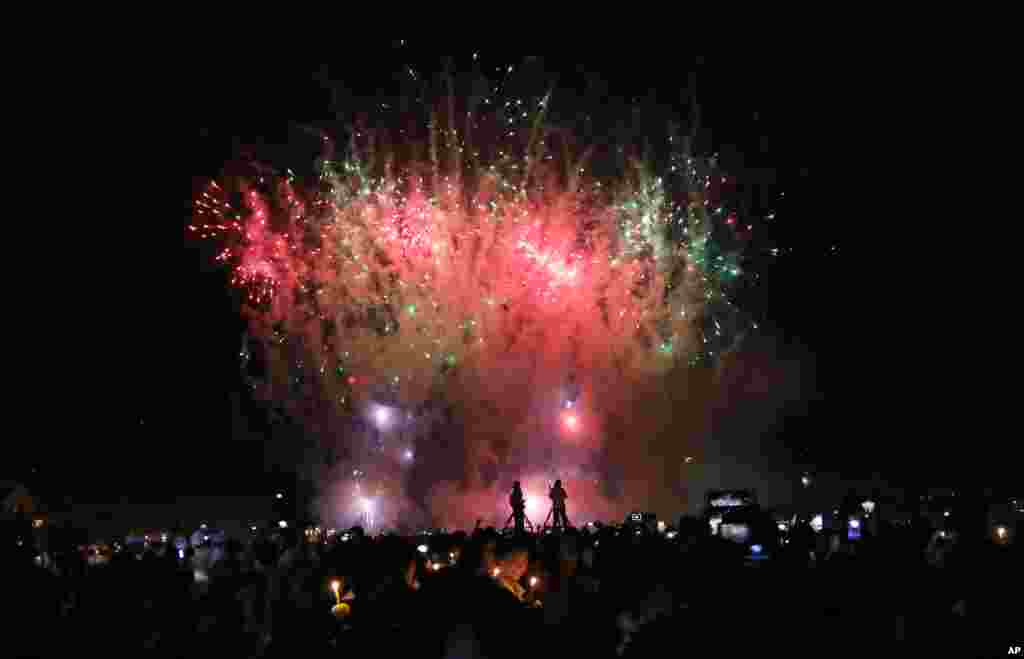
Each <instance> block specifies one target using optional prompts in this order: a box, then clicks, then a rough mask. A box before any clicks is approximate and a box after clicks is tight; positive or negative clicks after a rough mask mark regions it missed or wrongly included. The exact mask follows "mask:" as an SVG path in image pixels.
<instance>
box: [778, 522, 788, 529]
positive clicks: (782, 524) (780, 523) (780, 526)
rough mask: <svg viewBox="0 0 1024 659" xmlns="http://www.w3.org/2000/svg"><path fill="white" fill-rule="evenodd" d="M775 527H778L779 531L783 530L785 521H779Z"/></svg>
mask: <svg viewBox="0 0 1024 659" xmlns="http://www.w3.org/2000/svg"><path fill="white" fill-rule="evenodd" d="M777 527H778V529H779V530H780V531H785V530H786V523H785V522H779V523H778V524H777Z"/></svg>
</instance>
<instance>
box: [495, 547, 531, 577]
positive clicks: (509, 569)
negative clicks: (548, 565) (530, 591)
mask: <svg viewBox="0 0 1024 659" xmlns="http://www.w3.org/2000/svg"><path fill="white" fill-rule="evenodd" d="M497 567H499V568H501V575H502V576H503V577H506V578H509V579H521V578H522V577H523V576H525V575H526V572H527V571H528V570H529V569H530V549H529V547H527V546H526V545H524V544H522V543H521V542H518V541H516V540H512V541H509V542H508V543H506V544H504V545H502V547H501V548H500V549H499V551H498V556H497Z"/></svg>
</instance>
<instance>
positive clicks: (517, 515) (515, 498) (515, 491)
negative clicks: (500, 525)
mask: <svg viewBox="0 0 1024 659" xmlns="http://www.w3.org/2000/svg"><path fill="white" fill-rule="evenodd" d="M508 503H509V505H510V506H512V518H513V519H514V520H515V528H516V533H517V534H523V533H526V498H525V497H524V496H523V490H522V488H521V487H520V486H519V481H516V482H514V483H513V484H512V494H510V495H509V497H508Z"/></svg>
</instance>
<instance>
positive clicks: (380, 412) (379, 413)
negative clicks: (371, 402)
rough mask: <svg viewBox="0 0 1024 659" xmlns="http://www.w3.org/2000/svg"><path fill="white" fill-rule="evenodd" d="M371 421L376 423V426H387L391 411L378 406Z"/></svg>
mask: <svg viewBox="0 0 1024 659" xmlns="http://www.w3.org/2000/svg"><path fill="white" fill-rule="evenodd" d="M373 419H374V421H376V422H377V425H378V426H385V425H387V423H388V421H390V420H391V410H389V409H388V408H386V407H383V406H380V407H378V408H377V409H376V410H374V412H373Z"/></svg>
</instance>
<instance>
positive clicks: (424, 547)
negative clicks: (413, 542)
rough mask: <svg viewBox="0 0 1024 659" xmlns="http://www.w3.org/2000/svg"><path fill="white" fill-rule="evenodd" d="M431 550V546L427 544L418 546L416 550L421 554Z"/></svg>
mask: <svg viewBox="0 0 1024 659" xmlns="http://www.w3.org/2000/svg"><path fill="white" fill-rule="evenodd" d="M429 550H430V547H427V546H426V545H420V546H419V547H417V548H416V551H418V552H419V553H421V554H426V553H427V552H428V551H429Z"/></svg>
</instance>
